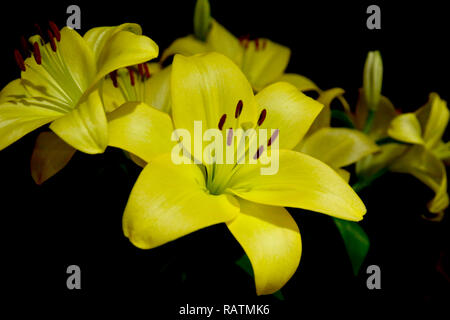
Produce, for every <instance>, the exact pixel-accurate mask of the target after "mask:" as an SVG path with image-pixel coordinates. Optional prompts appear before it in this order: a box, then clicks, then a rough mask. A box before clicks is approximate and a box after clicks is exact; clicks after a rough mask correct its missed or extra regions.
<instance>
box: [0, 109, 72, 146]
mask: <svg viewBox="0 0 450 320" xmlns="http://www.w3.org/2000/svg"><path fill="white" fill-rule="evenodd" d="M63 115H64V114H63V113H61V112H58V111H54V110H51V109H47V108H40V107H37V106H34V105H31V104H30V105H24V104H23V101H21V102H20V103H18V102H6V103H3V104H2V105H0V150H3V149H4V148H6V147H7V146H9V145H10V144H12V143H13V142H16V141H17V140H19V139H20V138H22V137H23V136H24V135H26V134H27V133H29V132H31V131H33V130H35V129H37V128H39V127H41V126H43V125H44V124H47V123H49V122H51V121H53V120H55V119H58V118H60V117H62V116H63Z"/></svg>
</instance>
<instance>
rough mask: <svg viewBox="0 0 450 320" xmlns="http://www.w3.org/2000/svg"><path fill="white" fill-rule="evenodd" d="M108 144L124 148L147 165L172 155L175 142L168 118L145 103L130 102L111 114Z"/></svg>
mask: <svg viewBox="0 0 450 320" xmlns="http://www.w3.org/2000/svg"><path fill="white" fill-rule="evenodd" d="M108 131H109V145H110V146H112V147H117V148H121V149H123V150H126V151H128V152H131V153H132V154H134V155H136V156H138V157H139V158H141V159H143V160H144V161H146V162H149V161H150V159H152V158H153V157H155V156H157V155H160V154H164V153H170V151H171V149H172V147H173V146H174V144H175V142H173V141H171V140H170V138H171V135H172V131H173V126H172V120H171V119H170V117H169V115H168V114H166V113H164V112H161V111H159V110H157V109H155V108H152V107H150V106H148V105H146V104H145V103H139V102H128V103H125V104H124V105H122V106H121V107H120V108H118V109H117V110H115V111H113V112H111V113H110V114H108Z"/></svg>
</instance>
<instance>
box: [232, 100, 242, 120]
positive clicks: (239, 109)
mask: <svg viewBox="0 0 450 320" xmlns="http://www.w3.org/2000/svg"><path fill="white" fill-rule="evenodd" d="M243 106H244V103H243V102H242V100H239V102H238V104H237V106H236V111H235V112H234V117H235V118H236V119H237V118H239V116H240V115H241V113H242V107H243Z"/></svg>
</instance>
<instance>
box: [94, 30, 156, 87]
mask: <svg viewBox="0 0 450 320" xmlns="http://www.w3.org/2000/svg"><path fill="white" fill-rule="evenodd" d="M158 51H159V48H158V45H157V44H156V43H155V42H154V41H153V40H152V39H150V38H149V37H146V36H142V35H137V34H135V33H132V32H129V31H120V32H116V33H114V34H113V35H112V36H111V37H110V38H109V40H108V41H107V42H106V43H105V45H104V46H103V50H102V51H101V53H100V54H99V57H98V60H97V75H96V78H95V80H94V83H96V82H98V81H99V80H100V79H101V78H103V77H104V76H105V75H107V74H108V73H110V72H112V71H114V70H117V69H119V68H123V67H127V66H131V65H135V64H140V63H143V62H146V61H148V60H151V59H153V58H155V57H157V56H158Z"/></svg>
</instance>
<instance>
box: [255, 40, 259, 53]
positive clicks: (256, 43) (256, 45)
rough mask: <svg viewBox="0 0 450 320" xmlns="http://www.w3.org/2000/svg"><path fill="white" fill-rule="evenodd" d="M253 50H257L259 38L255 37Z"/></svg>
mask: <svg viewBox="0 0 450 320" xmlns="http://www.w3.org/2000/svg"><path fill="white" fill-rule="evenodd" d="M255 50H256V51H258V50H259V39H258V38H256V39H255Z"/></svg>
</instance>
